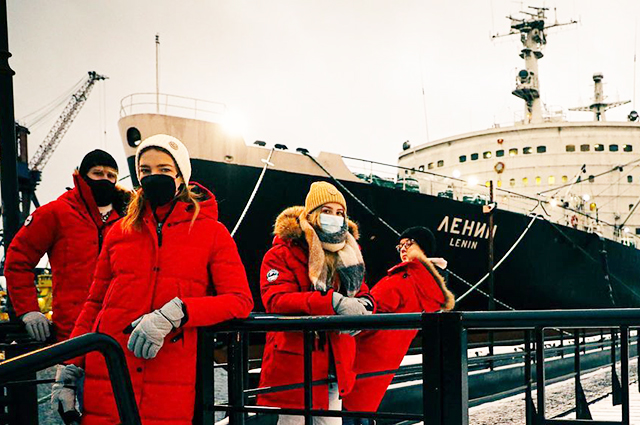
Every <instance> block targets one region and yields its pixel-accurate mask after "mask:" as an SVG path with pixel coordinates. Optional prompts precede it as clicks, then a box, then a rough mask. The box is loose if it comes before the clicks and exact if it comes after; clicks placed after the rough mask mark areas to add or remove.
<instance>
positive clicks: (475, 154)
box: [471, 153, 478, 161]
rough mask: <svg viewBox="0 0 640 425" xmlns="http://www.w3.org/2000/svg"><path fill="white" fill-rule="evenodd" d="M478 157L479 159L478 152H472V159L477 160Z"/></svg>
mask: <svg viewBox="0 0 640 425" xmlns="http://www.w3.org/2000/svg"><path fill="white" fill-rule="evenodd" d="M476 159H478V154H477V153H472V154H471V160H472V161H475V160H476Z"/></svg>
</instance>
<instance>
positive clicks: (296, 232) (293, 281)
mask: <svg viewBox="0 0 640 425" xmlns="http://www.w3.org/2000/svg"><path fill="white" fill-rule="evenodd" d="M302 209H303V208H302V207H291V208H288V209H286V210H285V211H283V212H282V213H281V214H280V216H278V218H277V220H276V224H275V232H274V233H275V235H276V236H275V238H274V240H273V246H272V247H271V249H270V250H269V251H268V252H267V253H266V254H265V256H264V259H263V261H262V267H261V269H260V288H261V292H262V301H263V303H264V306H265V309H266V311H267V313H277V314H289V315H313V316H317V315H333V314H336V313H335V311H334V309H333V304H332V296H333V289H330V290H329V291H327V293H325V294H322V293H321V292H319V291H315V290H314V289H313V285H312V283H311V280H310V279H309V272H308V249H307V244H306V242H305V241H304V236H303V232H302V229H301V228H300V225H299V223H298V222H297V218H298V217H299V215H300V213H301V212H302ZM349 231H351V233H352V234H353V235H354V237H355V238H356V239H357V227H356V225H355V224H354V223H353V222H351V221H350V222H349ZM368 293H369V288H368V287H367V285H366V284H365V283H363V284H362V287H361V288H360V291H359V293H358V294H357V295H356V296H358V297H362V296H366V297H368V298H369V299H371V300H372V302H373V299H372V298H371V296H370V295H369V294H368ZM374 304H375V303H374ZM326 334H327V336H328V338H327V339H328V342H326V343H325V344H323V343H322V342H321V339H320V338H316V341H315V349H314V351H313V354H312V363H313V365H312V370H313V380H314V381H315V380H320V379H327V377H328V374H329V361H330V354H329V351H330V350H331V352H332V355H333V359H334V366H335V372H336V375H337V379H338V389H339V391H340V394H341V395H344V394H347V393H348V392H349V391H350V390H351V388H352V387H353V384H354V383H355V374H354V372H353V361H354V356H355V340H354V338H353V337H352V336H351V335H348V334H345V333H338V332H326ZM303 375H304V360H303V336H302V333H301V332H269V333H267V342H266V345H265V348H264V354H263V358H262V370H261V374H260V387H265V386H279V385H289V384H301V383H302V382H303V381H304V379H303ZM258 404H260V405H264V406H276V407H281V408H294V409H302V408H303V407H304V394H303V390H302V389H295V390H287V391H280V392H274V393H268V394H262V395H259V396H258ZM328 405H329V398H328V388H327V386H326V385H318V386H314V387H313V406H314V408H316V409H327V408H328Z"/></svg>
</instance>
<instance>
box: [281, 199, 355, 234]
mask: <svg viewBox="0 0 640 425" xmlns="http://www.w3.org/2000/svg"><path fill="white" fill-rule="evenodd" d="M303 212H304V207H303V206H295V207H289V208H287V209H286V210H284V211H282V212H281V213H280V215H278V218H276V222H275V224H274V226H273V234H274V235H275V236H277V237H278V238H280V239H282V240H283V241H294V240H305V238H304V233H303V231H302V227H300V222H299V221H298V217H300V214H302V213H303ZM347 225H348V226H349V233H351V234H352V235H353V237H354V238H355V239H356V240H357V239H358V238H359V237H360V233H359V231H358V225H357V224H356V223H354V222H353V221H351V220H350V219H349V218H347Z"/></svg>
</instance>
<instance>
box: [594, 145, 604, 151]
mask: <svg viewBox="0 0 640 425" xmlns="http://www.w3.org/2000/svg"><path fill="white" fill-rule="evenodd" d="M593 150H594V151H596V152H603V151H604V145H603V144H600V143H598V144H597V145H595V146H594V147H593Z"/></svg>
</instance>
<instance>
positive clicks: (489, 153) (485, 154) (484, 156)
mask: <svg viewBox="0 0 640 425" xmlns="http://www.w3.org/2000/svg"><path fill="white" fill-rule="evenodd" d="M482 157H483V158H484V159H489V158H491V151H486V152H483V153H482Z"/></svg>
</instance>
